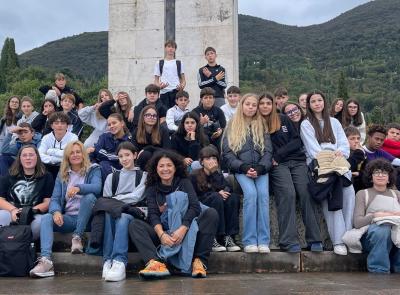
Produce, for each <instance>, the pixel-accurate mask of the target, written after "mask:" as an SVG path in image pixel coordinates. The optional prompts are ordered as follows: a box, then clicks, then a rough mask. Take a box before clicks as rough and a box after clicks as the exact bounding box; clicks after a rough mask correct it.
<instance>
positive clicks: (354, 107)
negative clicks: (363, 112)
mask: <svg viewBox="0 0 400 295" xmlns="http://www.w3.org/2000/svg"><path fill="white" fill-rule="evenodd" d="M347 108H348V109H358V106H347Z"/></svg>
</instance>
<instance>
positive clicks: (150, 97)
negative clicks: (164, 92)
mask: <svg viewBox="0 0 400 295" xmlns="http://www.w3.org/2000/svg"><path fill="white" fill-rule="evenodd" d="M144 92H145V95H146V98H145V99H143V100H142V101H141V102H140V103H139V104H138V105H137V106H135V108H134V109H133V127H134V128H135V127H137V125H138V123H139V117H140V113H141V111H142V110H143V108H144V107H145V106H148V105H154V106H155V107H156V109H157V112H158V116H159V118H160V124H162V123H164V122H165V116H166V115H167V108H166V107H165V105H164V104H163V103H162V102H161V100H160V87H158V86H157V85H155V84H149V85H147V86H146V88H145V89H144Z"/></svg>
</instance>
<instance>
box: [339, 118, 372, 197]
mask: <svg viewBox="0 0 400 295" xmlns="http://www.w3.org/2000/svg"><path fill="white" fill-rule="evenodd" d="M344 133H345V134H346V137H347V140H348V142H349V145H350V156H349V158H348V159H347V161H348V162H349V163H350V169H351V175H352V182H353V186H354V190H355V191H356V192H358V191H359V190H362V189H364V188H365V185H364V183H363V179H362V178H363V177H362V173H363V170H364V167H365V163H366V159H367V156H366V155H365V151H364V150H363V148H362V146H361V134H360V131H359V130H358V129H357V128H356V127H353V126H349V127H347V128H346V129H345V130H344Z"/></svg>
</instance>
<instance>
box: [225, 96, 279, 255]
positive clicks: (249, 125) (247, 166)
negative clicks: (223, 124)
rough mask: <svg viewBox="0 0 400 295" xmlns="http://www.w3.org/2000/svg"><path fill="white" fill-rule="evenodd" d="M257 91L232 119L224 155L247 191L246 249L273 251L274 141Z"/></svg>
mask: <svg viewBox="0 0 400 295" xmlns="http://www.w3.org/2000/svg"><path fill="white" fill-rule="evenodd" d="M258 103H259V99H258V96H257V95H256V94H246V95H244V96H243V97H242V99H241V100H240V103H239V105H238V109H237V111H236V113H235V115H234V116H233V118H232V119H231V120H230V121H229V124H228V127H227V129H226V131H225V135H224V138H223V142H222V150H223V152H222V153H223V158H224V161H225V163H226V164H227V167H228V168H229V169H230V171H231V172H233V173H235V178H236V179H237V181H238V182H239V184H240V187H241V188H242V191H243V196H244V202H243V223H244V224H243V235H242V241H243V245H244V251H245V252H247V253H255V252H260V253H269V252H270V250H269V243H270V228H269V192H268V174H267V173H268V171H269V170H270V168H271V164H272V144H271V140H270V137H269V135H268V134H267V133H266V132H265V129H264V126H263V121H262V118H261V115H260V114H259V112H258Z"/></svg>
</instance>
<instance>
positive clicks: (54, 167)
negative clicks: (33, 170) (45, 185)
mask: <svg viewBox="0 0 400 295" xmlns="http://www.w3.org/2000/svg"><path fill="white" fill-rule="evenodd" d="M44 166H46V170H47V172H50V173H51V175H52V176H53V179H54V181H55V180H56V179H57V175H58V171H60V166H59V165H51V164H44Z"/></svg>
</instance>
